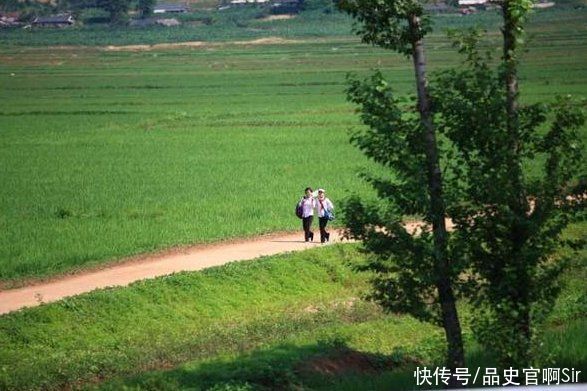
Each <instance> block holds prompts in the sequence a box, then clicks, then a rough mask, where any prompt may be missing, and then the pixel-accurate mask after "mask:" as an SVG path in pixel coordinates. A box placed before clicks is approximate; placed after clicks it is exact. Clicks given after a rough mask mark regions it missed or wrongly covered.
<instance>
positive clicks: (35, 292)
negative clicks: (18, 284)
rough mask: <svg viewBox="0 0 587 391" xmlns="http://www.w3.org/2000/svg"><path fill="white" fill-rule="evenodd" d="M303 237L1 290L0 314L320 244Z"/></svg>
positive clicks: (192, 252) (219, 247) (190, 252)
mask: <svg viewBox="0 0 587 391" xmlns="http://www.w3.org/2000/svg"><path fill="white" fill-rule="evenodd" d="M315 234H317V233H315ZM316 236H318V235H316ZM302 238H303V233H295V234H282V235H269V236H263V237H259V238H255V239H250V240H247V241H241V242H230V243H219V244H215V245H208V246H196V247H194V248H191V249H187V250H185V251H184V252H183V253H179V254H177V253H176V254H170V255H162V256H152V255H151V256H145V257H144V259H139V260H138V261H134V262H132V263H127V264H121V265H118V266H113V267H109V268H107V269H103V270H99V271H94V272H88V273H83V274H80V275H74V276H66V277H63V278H61V279H56V280H54V281H50V282H47V283H43V284H39V285H34V286H28V287H23V288H18V289H10V290H5V291H0V314H5V313H8V312H11V311H16V310H19V309H21V308H23V307H32V306H36V305H39V304H41V303H48V302H52V301H56V300H59V299H62V298H64V297H67V296H74V295H79V294H80V293H85V292H89V291H92V290H94V289H99V288H105V287H109V286H123V285H128V284H130V283H131V282H134V281H137V280H142V279H145V278H154V277H158V276H163V275H167V274H171V273H176V272H180V271H185V270H200V269H204V268H207V267H211V266H218V265H222V264H225V263H228V262H231V261H243V260H247V259H253V258H258V257H260V256H264V255H273V254H277V253H282V252H287V251H299V250H305V249H308V248H312V247H315V246H320V244H319V243H316V242H314V243H305V242H304V241H303V240H301V239H302ZM339 241H340V236H339V234H338V233H336V232H334V231H332V237H331V243H336V242H339Z"/></svg>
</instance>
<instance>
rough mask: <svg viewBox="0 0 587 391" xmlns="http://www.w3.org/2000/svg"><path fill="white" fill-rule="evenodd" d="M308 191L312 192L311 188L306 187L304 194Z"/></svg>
mask: <svg viewBox="0 0 587 391" xmlns="http://www.w3.org/2000/svg"><path fill="white" fill-rule="evenodd" d="M308 190H310V191H312V188H311V187H306V189H305V190H304V193H305V192H307V191H308Z"/></svg>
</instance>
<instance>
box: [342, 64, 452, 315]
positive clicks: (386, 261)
mask: <svg viewBox="0 0 587 391" xmlns="http://www.w3.org/2000/svg"><path fill="white" fill-rule="evenodd" d="M348 96H349V99H350V100H351V101H352V102H354V103H356V104H358V105H359V106H360V113H361V120H362V121H363V123H365V124H366V125H368V126H369V128H362V129H361V130H360V131H359V132H357V133H355V134H354V135H353V136H352V142H353V143H354V144H356V145H357V146H358V147H359V148H360V149H361V150H362V151H363V152H364V153H365V154H366V155H367V156H369V157H370V158H372V159H373V160H374V161H376V162H377V163H379V164H381V165H383V166H385V167H387V168H389V170H390V174H388V177H381V176H379V177H376V176H372V175H364V177H365V178H366V179H367V181H368V182H369V183H371V184H372V185H373V187H374V188H375V189H376V190H377V194H378V196H379V198H380V199H381V202H380V204H379V205H375V204H372V205H365V204H364V203H363V202H362V201H361V200H360V199H358V198H350V199H348V200H347V202H346V203H345V205H344V210H345V216H346V223H347V229H348V233H349V234H350V235H351V236H352V237H354V238H357V239H360V240H362V242H363V246H364V248H365V250H367V251H368V252H370V253H372V254H376V255H374V256H373V260H372V262H371V263H370V264H369V265H368V267H367V268H368V269H373V270H376V271H377V273H378V276H377V278H376V279H375V280H374V296H373V297H374V298H375V299H376V300H377V301H378V302H379V303H380V304H382V305H383V307H384V308H385V309H386V310H388V311H392V312H395V311H399V312H408V313H410V314H413V315H415V316H416V317H418V318H420V319H422V320H433V321H435V322H437V323H439V324H440V323H441V318H440V316H439V313H440V308H439V305H438V302H437V300H435V297H436V293H435V281H436V276H435V272H434V270H435V268H434V254H433V240H432V237H431V234H430V231H429V229H425V232H422V234H420V235H412V232H410V231H408V230H407V229H406V228H405V227H404V226H403V225H402V221H403V218H404V216H406V215H425V214H426V213H427V211H428V205H429V203H428V193H427V187H426V176H425V173H424V170H422V166H423V165H425V156H424V152H423V148H424V145H423V143H424V141H423V137H422V132H423V131H422V128H421V127H420V126H419V121H420V119H419V117H418V115H417V114H416V113H414V111H413V109H410V108H408V109H407V110H406V109H405V108H406V107H413V105H410V106H408V105H407V104H405V102H404V104H402V102H401V101H400V100H399V99H397V98H395V96H394V94H393V92H392V89H391V87H390V86H389V85H388V84H387V82H386V81H385V80H384V79H383V76H382V75H381V73H379V72H377V73H375V74H374V75H373V76H371V77H370V78H369V79H366V80H364V81H362V82H361V81H358V80H356V79H352V80H351V81H350V87H349V88H348Z"/></svg>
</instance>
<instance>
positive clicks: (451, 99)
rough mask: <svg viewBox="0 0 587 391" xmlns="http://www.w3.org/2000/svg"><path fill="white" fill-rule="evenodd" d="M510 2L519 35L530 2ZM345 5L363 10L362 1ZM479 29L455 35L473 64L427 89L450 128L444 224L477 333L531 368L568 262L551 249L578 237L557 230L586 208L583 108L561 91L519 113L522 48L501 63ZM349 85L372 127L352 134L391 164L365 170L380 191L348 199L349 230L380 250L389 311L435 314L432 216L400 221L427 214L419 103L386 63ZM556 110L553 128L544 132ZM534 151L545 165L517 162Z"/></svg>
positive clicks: (445, 148)
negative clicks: (369, 200) (509, 78)
mask: <svg viewBox="0 0 587 391" xmlns="http://www.w3.org/2000/svg"><path fill="white" fill-rule="evenodd" d="M357 7H358V6H357ZM508 7H509V8H508V12H510V13H511V15H510V19H509V23H511V25H508V26H506V27H505V28H504V29H505V30H507V29H512V30H511V32H512V34H513V36H514V37H516V39H517V38H520V37H521V33H522V29H521V23H522V22H523V21H524V18H525V12H526V10H527V8H528V5H527V4H526V3H524V2H520V4H517V5H514V4H510V5H509V6H508ZM516 7H517V8H516ZM350 12H351V13H352V12H354V15H355V16H357V12H358V11H357V9H354V8H351V11H350ZM391 15H395V14H389V15H388V16H391ZM357 17H358V18H360V20H361V21H362V22H363V23H364V25H365V26H367V27H365V28H366V29H367V30H369V29H370V30H369V31H371V32H373V31H376V29H375V28H374V27H372V25H370V24H369V23H372V24H373V25H377V26H378V25H382V26H384V27H385V28H386V29H388V31H389V32H390V34H392V35H393V36H401V33H400V32H399V31H398V30H397V26H390V25H385V23H383V22H381V21H379V20H378V19H373V18H371V19H368V18H367V17H365V16H357ZM367 30H361V32H360V33H361V34H364V35H365V36H366V37H367V40H368V41H369V42H371V43H375V44H380V45H381V46H384V47H389V48H393V49H395V50H398V51H400V52H403V53H404V54H407V53H408V50H407V48H406V47H404V48H403V49H402V47H401V45H400V46H398V44H397V43H394V44H388V45H384V44H382V43H381V42H382V41H377V40H376V39H375V38H373V37H374V36H373V35H369V34H372V33H370V32H369V31H367ZM479 37H480V35H479V34H478V33H475V32H472V31H469V32H468V33H466V34H464V35H462V36H459V37H458V42H457V44H456V45H457V46H458V48H459V51H460V52H461V53H464V54H465V55H466V64H467V66H465V67H464V68H463V67H462V68H459V69H452V70H447V71H444V72H443V73H442V74H441V76H439V77H437V78H436V79H435V81H434V83H433V84H432V86H433V88H432V91H431V96H432V101H433V105H432V106H433V107H432V110H433V111H434V113H435V118H434V123H435V125H436V126H437V127H438V129H439V131H440V133H441V134H442V135H443V136H444V138H443V139H442V140H441V141H442V144H441V149H440V151H441V154H442V161H443V164H442V165H443V169H442V175H443V179H444V186H443V188H444V195H443V198H444V203H445V205H446V210H447V213H448V215H449V216H450V217H451V218H452V220H453V222H454V223H455V228H454V232H452V233H450V234H449V253H448V257H447V258H448V261H447V262H448V263H449V264H450V275H449V278H450V283H451V284H453V285H454V286H456V287H458V288H459V293H460V294H461V295H462V296H464V297H466V298H468V299H470V300H471V301H472V302H473V303H474V305H475V308H476V309H477V311H476V314H477V318H476V321H475V325H474V329H475V331H476V334H477V336H478V338H479V339H480V340H481V341H482V342H483V343H485V345H486V346H488V347H489V348H491V349H492V350H493V351H494V352H496V354H497V357H498V358H499V362H500V364H501V365H514V366H523V365H526V366H527V365H529V363H530V357H531V354H532V349H533V347H535V346H536V341H535V339H536V338H535V337H536V333H535V330H536V328H537V327H538V326H539V325H540V322H541V321H543V320H544V319H545V318H546V315H547V314H548V312H549V310H550V309H551V308H552V304H553V302H554V300H555V299H556V295H557V292H558V290H559V287H558V283H557V277H558V275H559V274H560V273H561V271H562V270H563V269H564V267H565V260H564V259H557V258H553V254H555V253H556V251H557V249H558V248H559V247H560V246H561V245H563V246H564V245H569V246H571V247H573V248H578V247H580V246H581V244H582V243H581V242H580V241H579V242H577V241H574V242H572V241H563V242H561V240H560V235H561V232H562V230H563V229H564V228H565V227H566V226H567V225H568V224H569V223H570V222H572V221H576V220H577V219H579V218H581V214H580V213H579V211H580V210H581V208H582V207H583V206H584V205H583V202H584V190H583V187H581V186H576V182H575V181H576V178H577V175H579V174H581V169H582V167H581V162H582V152H583V151H584V147H583V146H582V145H581V135H580V129H581V126H582V125H583V122H584V118H583V114H582V112H581V111H580V109H579V106H577V105H576V104H573V103H572V102H571V101H570V100H569V99H566V98H565V99H563V98H561V99H558V100H557V101H556V102H554V103H552V104H549V105H545V104H533V105H527V106H523V107H517V109H516V110H517V111H516V116H515V119H516V121H515V122H512V121H511V118H512V117H511V112H510V111H509V110H508V105H509V102H511V100H509V99H508V97H507V96H506V91H505V88H504V80H505V75H506V73H509V74H510V75H511V74H512V73H511V72H512V70H513V72H514V73H513V74H515V72H516V71H517V69H516V67H517V61H518V57H517V53H509V54H508V55H507V56H505V57H504V59H503V63H504V64H506V65H507V66H504V67H503V68H500V69H498V70H494V69H493V68H492V66H491V65H490V64H491V63H490V57H489V55H488V54H487V53H485V54H483V53H482V51H481V50H480V49H478V42H477V41H478V39H479ZM506 41H507V39H506ZM405 42H408V41H407V40H406V41H405ZM518 43H519V42H518ZM511 47H512V50H514V49H515V47H516V46H515V45H514V46H511ZM512 67H513V68H512ZM347 93H348V98H349V100H351V101H352V102H354V103H355V104H357V105H359V112H360V114H361V120H362V122H363V123H364V124H365V125H367V126H368V128H367V129H362V130H361V131H359V132H358V133H357V134H355V135H353V137H352V138H351V141H352V142H353V143H354V144H355V145H357V146H358V147H359V148H360V149H361V150H362V151H363V152H364V153H365V154H366V155H367V156H368V157H370V158H371V159H373V160H374V161H375V162H377V163H379V164H381V165H383V166H384V167H386V168H388V169H389V170H390V174H389V175H388V177H374V176H371V175H366V176H365V177H366V179H367V181H368V182H370V183H371V184H372V186H373V187H374V188H375V189H376V190H377V192H378V196H379V197H380V202H379V203H378V204H366V203H364V202H363V201H361V200H360V199H359V198H356V197H352V198H351V199H349V201H348V202H347V204H346V205H345V212H346V224H347V229H348V233H349V235H350V236H352V237H356V238H358V239H361V240H362V241H363V243H364V248H365V250H366V251H368V252H369V253H371V254H373V257H372V260H371V262H369V263H368V264H367V266H366V269H370V270H374V271H376V272H377V276H376V278H375V279H374V294H373V297H374V298H375V299H376V300H377V301H378V302H379V303H381V304H382V305H383V306H384V307H385V308H386V309H387V310H390V311H407V312H409V313H411V314H413V315H415V316H417V317H419V318H421V319H424V320H435V321H437V322H439V320H440V317H439V308H440V307H439V299H438V297H437V296H436V294H435V292H434V284H435V281H436V279H437V278H438V269H437V267H436V266H437V265H436V264H435V262H434V260H435V256H436V253H435V247H434V245H435V243H434V241H433V240H432V235H431V233H430V231H431V229H430V226H424V227H422V228H421V229H420V230H418V232H413V233H415V234H416V236H411V235H410V232H408V231H407V230H406V229H405V228H403V227H402V226H401V223H402V220H403V219H404V218H405V216H409V215H414V214H416V215H421V216H424V219H425V221H431V218H430V216H429V212H428V207H427V205H428V204H429V201H428V200H427V193H426V191H425V185H426V181H425V179H426V178H424V177H423V173H422V172H423V171H424V167H425V160H424V156H423V152H424V146H423V141H421V140H422V138H423V137H422V133H421V132H422V130H420V127H419V126H418V121H417V119H416V118H415V113H414V108H413V106H414V105H413V101H409V100H402V99H399V98H397V97H396V95H395V93H394V92H393V91H392V89H391V87H390V86H389V85H388V83H387V81H386V80H385V78H384V77H383V76H382V75H381V73H376V74H375V75H374V76H372V77H371V78H368V79H365V80H364V81H362V82H361V81H357V80H351V82H350V87H349V89H348V91H347ZM510 97H511V95H510ZM551 117H552V121H551V125H550V130H548V131H545V132H541V131H540V130H541V129H542V127H544V126H546V123H547V120H548V119H549V118H551ZM512 130H513V131H512ZM537 158H539V159H541V160H539V161H540V162H541V163H538V162H536V163H533V164H535V166H534V167H535V169H534V170H533V172H532V176H529V175H528V176H524V174H523V173H521V170H520V171H519V173H517V172H516V170H514V168H515V167H522V165H523V164H524V163H526V162H533V161H534V160H535V159H537ZM540 164H542V165H543V166H542V167H540ZM520 204H521V205H522V207H521V208H520V207H519V205H520ZM583 217H584V215H583ZM496 336H497V337H496Z"/></svg>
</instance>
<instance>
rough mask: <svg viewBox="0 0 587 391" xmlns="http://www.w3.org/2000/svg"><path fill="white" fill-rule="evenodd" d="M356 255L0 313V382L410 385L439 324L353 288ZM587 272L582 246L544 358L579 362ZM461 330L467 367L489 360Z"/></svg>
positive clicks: (323, 251)
mask: <svg viewBox="0 0 587 391" xmlns="http://www.w3.org/2000/svg"><path fill="white" fill-rule="evenodd" d="M359 262H362V255H361V254H360V253H359V252H358V251H357V246H356V245H336V246H329V247H324V248H320V249H314V250H309V251H305V252H301V253H292V254H287V255H282V256H273V257H266V258H261V259H259V260H255V261H246V262H240V263H234V264H228V265H225V266H222V267H217V268H212V269H208V270H205V271H201V272H194V273H180V274H177V275H173V276H169V277H163V278H158V279H155V280H150V281H144V282H138V283H135V284H133V285H131V286H130V287H126V288H116V289H107V290H101V291H95V292H91V293H88V294H85V295H81V296H78V297H75V298H70V299H66V300H62V301H60V302H57V303H52V304H46V305H42V306H40V307H35V308H30V309H25V310H23V311H20V312H17V313H13V314H8V315H5V316H1V317H0V344H1V345H2V347H3V349H2V350H0V388H1V389H7V390H17V389H62V388H67V387H73V388H86V387H89V388H100V389H110V390H114V389H122V388H124V387H127V388H130V389H169V390H172V389H210V388H212V389H214V387H216V389H224V388H222V387H225V388H226V387H228V389H230V387H233V388H234V387H237V389H238V387H241V388H242V387H244V389H247V387H249V388H251V387H252V389H276V388H280V389H292V388H296V387H298V388H299V387H301V388H306V389H353V388H354V387H356V386H357V385H360V384H365V385H369V387H370V389H371V388H372V389H389V388H390V387H391V388H393V389H394V390H395V389H398V390H401V389H413V385H414V380H413V368H414V367H415V366H418V365H419V366H423V365H427V366H436V365H441V363H442V357H443V354H444V349H445V346H444V336H443V335H444V334H443V332H442V330H441V329H440V328H437V327H434V326H432V325H430V324H424V323H421V322H418V321H416V320H414V319H413V318H411V317H408V316H400V315H393V314H384V313H382V312H381V310H380V309H379V308H378V307H377V306H375V305H374V304H372V303H369V302H364V301H363V300H361V297H363V294H364V293H365V292H366V291H367V290H368V289H369V283H368V277H369V275H368V274H365V273H357V272H356V271H354V265H356V264H357V263H359ZM584 273H585V259H584V258H582V260H581V261H580V262H578V263H577V264H575V265H574V267H573V269H571V270H569V272H568V273H567V274H566V275H565V279H566V280H567V283H566V285H565V289H564V291H563V294H562V295H561V296H560V299H559V300H558V302H557V305H556V307H555V310H554V313H553V315H552V317H551V320H550V321H549V322H548V323H547V325H546V327H545V329H544V333H545V345H544V347H543V349H542V350H541V356H540V357H539V364H540V365H542V366H544V367H546V366H549V367H561V368H576V369H578V370H587V346H585V344H584V343H583V342H584V341H585V340H587V334H586V331H585V330H587V327H585V326H586V325H587V323H585V322H586V317H585V316H586V315H587V308H585V307H584V306H574V307H573V306H572V303H573V302H574V300H575V299H573V298H574V297H581V296H583V295H585V294H586V290H585V286H584V284H581V282H582V281H583V276H584ZM462 312H463V315H464V316H467V308H466V306H464V307H463V309H462ZM561 319H566V321H565V322H564V323H560V320H561ZM465 335H466V340H467V341H468V342H467V344H468V346H469V347H468V349H467V352H468V362H469V366H470V367H471V368H473V369H476V368H477V367H483V368H485V367H488V366H494V365H495V362H494V360H493V359H492V358H491V356H489V355H488V354H487V352H485V351H483V350H482V349H480V348H479V347H478V346H477V345H476V344H475V343H474V341H472V340H471V335H470V332H469V331H468V329H467V327H465Z"/></svg>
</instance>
